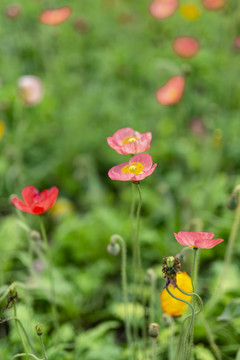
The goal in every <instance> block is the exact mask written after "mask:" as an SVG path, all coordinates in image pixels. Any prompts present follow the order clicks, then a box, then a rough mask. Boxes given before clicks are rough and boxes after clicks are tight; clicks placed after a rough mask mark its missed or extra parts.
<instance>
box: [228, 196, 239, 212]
mask: <svg viewBox="0 0 240 360" xmlns="http://www.w3.org/2000/svg"><path fill="white" fill-rule="evenodd" d="M226 206H227V208H228V209H229V210H235V209H236V208H237V206H238V198H237V195H236V194H231V195H230V196H229V197H228V199H227V202H226Z"/></svg>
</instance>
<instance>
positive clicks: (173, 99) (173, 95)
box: [156, 76, 185, 105]
mask: <svg viewBox="0 0 240 360" xmlns="http://www.w3.org/2000/svg"><path fill="white" fill-rule="evenodd" d="M184 88H185V78H184V77H183V76H173V77H172V78H171V79H170V80H168V81H167V83H166V84H165V85H163V86H162V87H161V88H160V89H158V90H157V91H156V98H157V101H158V102H159V103H160V104H161V105H173V104H176V103H178V102H179V101H180V100H181V98H182V96H183V92H184Z"/></svg>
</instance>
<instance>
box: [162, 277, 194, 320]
mask: <svg viewBox="0 0 240 360" xmlns="http://www.w3.org/2000/svg"><path fill="white" fill-rule="evenodd" d="M177 285H178V286H179V287H180V289H182V290H183V291H186V292H188V293H190V292H192V291H193V288H192V281H191V278H190V276H189V275H188V274H187V273H186V272H181V273H180V274H177ZM169 290H170V291H171V293H172V294H173V295H175V296H176V297H178V298H180V299H183V300H186V301H188V302H190V301H191V299H192V297H191V296H188V295H184V294H183V293H182V292H181V291H179V290H178V289H177V288H176V289H174V288H173V286H172V284H170V285H169ZM160 300H161V307H162V310H163V312H164V313H166V314H168V315H171V316H180V315H182V314H183V313H184V311H186V309H187V304H185V303H184V302H182V301H179V300H176V299H174V298H173V297H172V296H171V295H169V293H168V292H167V290H166V289H164V290H163V291H162V292H161V294H160Z"/></svg>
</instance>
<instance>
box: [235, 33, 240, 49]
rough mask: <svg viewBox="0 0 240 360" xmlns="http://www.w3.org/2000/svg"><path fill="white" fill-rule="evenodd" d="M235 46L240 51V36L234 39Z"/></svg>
mask: <svg viewBox="0 0 240 360" xmlns="http://www.w3.org/2000/svg"><path fill="white" fill-rule="evenodd" d="M234 45H235V47H236V48H237V49H240V35H237V36H236V37H235V39H234Z"/></svg>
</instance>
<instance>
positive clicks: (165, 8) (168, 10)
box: [149, 0, 178, 20]
mask: <svg viewBox="0 0 240 360" xmlns="http://www.w3.org/2000/svg"><path fill="white" fill-rule="evenodd" d="M177 8H178V0H154V1H152V2H151V4H150V6H149V11H150V14H151V15H152V16H153V17H154V18H156V19H159V20H162V19H166V18H168V17H169V16H172V15H173V14H174V13H175V11H176V10H177Z"/></svg>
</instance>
